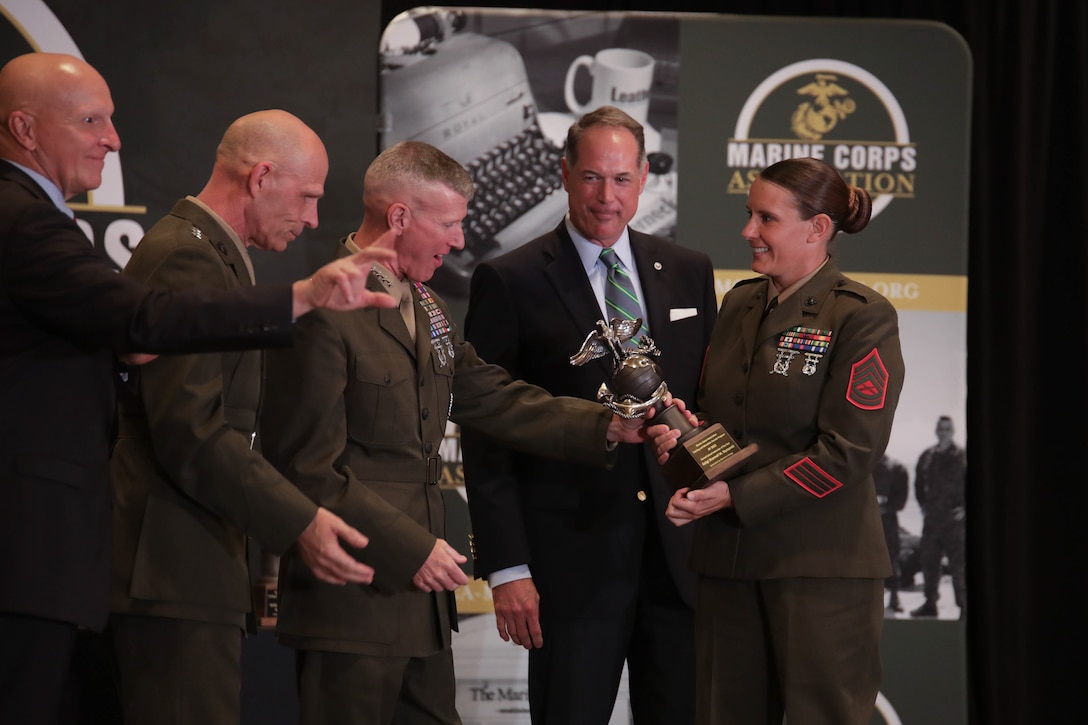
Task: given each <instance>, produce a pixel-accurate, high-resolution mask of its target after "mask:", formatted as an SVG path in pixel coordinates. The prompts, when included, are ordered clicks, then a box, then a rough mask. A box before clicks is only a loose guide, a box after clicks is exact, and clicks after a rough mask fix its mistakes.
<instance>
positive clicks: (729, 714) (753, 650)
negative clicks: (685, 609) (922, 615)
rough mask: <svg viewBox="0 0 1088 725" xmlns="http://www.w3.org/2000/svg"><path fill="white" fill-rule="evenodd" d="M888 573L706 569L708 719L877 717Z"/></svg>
mask: <svg viewBox="0 0 1088 725" xmlns="http://www.w3.org/2000/svg"><path fill="white" fill-rule="evenodd" d="M883 615H884V582H883V580H882V579H817V578H792V579H769V580H762V581H738V580H729V579H711V578H706V577H700V578H699V589H698V598H697V601H696V606H695V622H696V625H695V632H696V690H697V702H696V708H695V711H696V722H697V723H699V724H700V725H721V724H722V723H728V724H729V725H781V723H782V716H783V714H785V716H786V719H787V721H788V722H790V723H801V724H802V725H855V724H856V725H868V723H869V722H870V720H871V718H872V715H873V707H874V704H875V702H876V697H877V693H878V691H879V689H880V680H881V664H880V648H879V646H880V632H881V627H882V626H883Z"/></svg>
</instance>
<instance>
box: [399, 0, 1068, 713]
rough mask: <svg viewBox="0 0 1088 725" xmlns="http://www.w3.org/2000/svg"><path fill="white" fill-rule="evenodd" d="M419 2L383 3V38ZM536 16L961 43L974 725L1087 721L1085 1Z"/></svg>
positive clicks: (742, 6) (646, 0)
mask: <svg viewBox="0 0 1088 725" xmlns="http://www.w3.org/2000/svg"><path fill="white" fill-rule="evenodd" d="M419 4H422V3H408V2H405V0H395V1H394V2H386V3H384V4H383V6H382V17H383V24H382V25H383V27H384V26H385V25H386V24H387V23H388V22H389V21H390V20H392V18H393V17H394V16H395V15H396V14H397V13H399V12H402V11H404V10H407V9H409V8H411V7H414V6H416V5H419ZM471 6H473V7H500V6H501V7H508V6H510V3H501V2H498V3H496V2H491V3H488V2H478V3H472V4H471ZM531 7H534V8H540V9H544V10H563V9H570V10H616V11H659V12H720V13H731V14H748V15H790V16H821V17H859V18H861V17H864V18H889V19H890V18H899V19H921V20H936V21H940V22H943V23H946V24H947V25H949V26H950V27H952V28H953V29H955V30H956V31H957V32H958V33H959V34H960V35H962V36H963V38H964V39H965V40H966V41H967V44H968V45H969V46H970V48H971V53H972V57H973V62H974V91H973V95H974V98H973V103H972V133H971V190H970V203H971V209H970V215H969V219H970V233H969V257H970V258H969V265H968V268H969V282H968V284H969V292H968V313H967V318H968V344H967V348H968V361H967V368H968V401H967V415H968V431H969V437H970V440H969V443H968V445H967V451H968V467H969V470H968V507H969V509H968V510H969V518H968V547H969V553H968V556H969V562H968V573H969V589H970V594H969V598H970V601H971V614H970V616H969V618H968V625H967V627H968V653H967V654H968V668H969V680H970V693H969V714H970V722H971V723H973V724H977V725H1005V724H1006V723H1007V724H1008V725H1022V724H1024V723H1068V722H1081V721H1083V719H1084V716H1083V711H1084V709H1085V708H1084V706H1083V705H1082V704H1081V702H1080V700H1081V699H1082V696H1081V692H1080V689H1079V688H1080V687H1082V686H1083V684H1082V683H1081V680H1082V674H1083V672H1084V668H1083V665H1081V664H1080V656H1081V654H1082V653H1084V651H1085V646H1084V645H1085V637H1084V634H1083V631H1084V623H1083V622H1081V621H1080V620H1079V619H1078V617H1079V616H1080V615H1081V612H1082V602H1083V601H1084V598H1083V596H1082V595H1080V594H1078V593H1077V592H1078V591H1080V586H1083V584H1084V581H1085V575H1086V573H1088V567H1086V566H1085V561H1086V558H1088V557H1086V554H1088V547H1086V546H1085V543H1084V541H1085V535H1084V533H1083V531H1082V529H1081V528H1080V527H1081V526H1085V525H1086V521H1085V517H1086V516H1088V496H1086V489H1088V473H1086V472H1085V470H1083V469H1080V468H1079V465H1080V464H1079V463H1077V461H1079V460H1081V458H1080V456H1081V454H1082V453H1085V452H1086V450H1088V425H1086V424H1085V419H1084V408H1085V404H1086V403H1088V389H1086V385H1085V379H1086V377H1088V376H1086V374H1085V372H1084V370H1083V368H1085V367H1086V365H1088V359H1086V354H1085V353H1086V350H1085V347H1086V345H1085V337H1086V336H1088V330H1086V325H1085V313H1086V312H1088V304H1086V299H1085V286H1086V285H1085V282H1086V280H1085V277H1086V275H1088V254H1086V251H1088V186H1086V184H1085V180H1084V173H1085V169H1086V168H1088V142H1086V138H1088V3H1086V2H1084V1H1083V0H986V1H985V2H981V1H979V0H940V1H937V0H933V1H928V0H914V1H912V0H809V1H807V2H805V1H803V0H747V1H744V0H740V1H735V2H721V3H712V2H708V1H707V0H702V1H701V2H700V1H699V0H687V1H684V0H679V1H678V2H674V3H666V2H664V1H663V0H656V1H655V0H626V1H623V2H604V1H603V0H581V1H580V2H579V3H577V7H575V3H572V2H568V3H555V2H545V3H543V4H534V5H532V6H531ZM924 51H925V49H919V52H924ZM907 60H908V61H909V59H907ZM738 62H743V59H740V58H739V59H738ZM1086 468H1088V467H1086Z"/></svg>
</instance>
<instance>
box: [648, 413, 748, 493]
mask: <svg viewBox="0 0 1088 725" xmlns="http://www.w3.org/2000/svg"><path fill="white" fill-rule="evenodd" d="M653 423H665V424H667V425H668V426H669V427H670V428H673V429H677V430H681V431H684V432H683V433H682V434H681V436H680V439H679V440H678V441H677V445H676V447H675V448H673V449H672V450H671V451H669V460H668V461H666V462H665V465H664V467H663V468H662V473H663V474H664V476H665V480H666V481H668V482H669V485H671V486H672V487H673V488H702V487H703V486H705V485H707V484H708V483H710V482H712V481H717V480H720V479H721V478H722V477H723V476H724V475H725V474H726V473H728V472H729V471H731V470H733V469H734V468H736V467H737V466H739V465H740V464H741V463H743V462H744V461H746V460H747V459H748V458H749V457H750V456H751V455H752V454H753V453H755V452H756V451H758V450H759V446H758V445H756V444H755V443H752V444H749V445H747V446H745V447H744V448H741V447H740V446H739V445H737V442H736V441H735V440H733V437H732V436H731V435H729V433H727V432H726V430H725V428H723V427H722V425H721V423H714V424H713V425H711V426H709V427H707V428H693V427H692V426H691V425H690V424H689V423H688V421H687V420H686V419H685V418H684V416H683V414H682V413H681V412H680V411H679V409H677V408H676V407H675V406H669V407H668V408H666V409H665V410H663V411H661V413H659V414H658V415H657V417H656V418H654V420H653Z"/></svg>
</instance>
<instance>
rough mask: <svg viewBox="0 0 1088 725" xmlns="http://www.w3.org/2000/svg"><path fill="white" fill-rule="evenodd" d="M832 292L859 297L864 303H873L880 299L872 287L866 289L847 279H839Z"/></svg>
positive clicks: (879, 295) (859, 283)
mask: <svg viewBox="0 0 1088 725" xmlns="http://www.w3.org/2000/svg"><path fill="white" fill-rule="evenodd" d="M834 291H835V292H837V293H845V294H849V295H853V296H854V297H859V298H861V299H863V300H865V301H866V302H874V301H876V300H878V299H882V296H881V294H880V293H879V292H877V291H876V290H874V289H873V288H872V287H867V286H866V285H863V284H862V283H861V282H858V281H856V280H852V279H850V278H849V277H841V278H840V279H839V281H837V282H836V283H835V287H834Z"/></svg>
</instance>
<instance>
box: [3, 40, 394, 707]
mask: <svg viewBox="0 0 1088 725" xmlns="http://www.w3.org/2000/svg"><path fill="white" fill-rule="evenodd" d="M112 114H113V101H112V99H111V97H110V92H109V88H108V86H107V85H106V82H105V80H103V78H102V76H101V75H99V74H98V72H97V71H95V70H94V68H92V67H91V66H90V65H88V64H87V63H86V62H84V61H83V60H81V59H79V58H75V57H72V56H68V55H62V54H53V53H30V54H27V55H22V56H19V57H17V58H14V59H12V60H11V61H10V62H8V63H7V65H5V66H4V67H3V69H2V70H0V411H2V413H0V549H2V550H3V551H4V556H3V559H2V560H0V642H2V643H3V644H2V646H0V722H3V723H21V724H26V725H33V724H37V723H48V724H49V725H52V723H55V722H56V721H57V718H58V708H59V703H60V702H61V700H62V692H63V690H64V683H65V676H66V674H67V672H68V668H69V666H70V659H71V653H72V651H73V648H74V646H75V641H76V633H77V630H78V629H80V628H86V629H101V628H102V627H103V626H104V625H105V622H106V616H107V612H108V584H109V561H110V510H111V501H110V493H109V488H108V486H107V481H106V471H107V461H108V456H109V449H110V445H111V443H112V439H113V426H114V411H115V404H116V399H115V393H116V391H115V382H116V381H117V379H118V377H117V375H116V374H115V373H116V356H117V355H124V354H129V355H130V357H129V360H130V361H132V362H146V361H147V360H148V359H149V358H150V357H153V354H155V353H169V352H180V351H187V352H197V351H207V350H220V349H244V348H252V347H268V346H282V345H287V344H290V342H291V340H292V337H293V320H294V319H295V318H297V317H299V316H300V315H302V314H305V313H306V312H308V311H309V310H311V309H314V308H315V307H318V306H322V307H325V306H331V307H334V308H338V309H342V308H348V307H356V306H359V305H364V304H379V305H381V306H390V305H392V304H394V303H393V301H392V300H390V299H388V297H387V296H385V295H375V294H373V293H369V292H366V291H365V288H364V287H365V284H366V276H367V274H368V273H369V263H368V262H367V260H365V259H363V258H358V259H354V260H351V261H348V262H347V263H344V262H345V260H341V261H340V262H339V263H337V265H335V266H331V267H326V268H323V269H321V270H319V271H318V272H317V273H315V274H314V276H313V277H312V278H311V279H310V280H306V281H304V282H296V283H295V284H294V285H291V286H288V285H279V286H275V285H270V286H264V287H250V288H239V289H236V290H231V291H226V292H206V291H200V290H182V291H174V292H161V291H160V292H156V291H152V290H151V289H149V288H148V287H146V286H144V285H143V284H140V283H138V282H136V281H134V280H132V279H129V278H127V277H123V276H122V275H119V274H117V273H116V271H115V270H114V269H113V267H112V266H111V265H110V264H109V262H108V261H107V260H106V259H105V258H104V257H103V256H101V255H100V254H99V253H98V252H97V251H96V250H95V249H94V247H93V246H92V245H91V244H90V243H88V240H87V237H86V236H85V235H84V234H83V232H82V231H81V230H80V228H79V226H78V225H77V224H76V223H75V221H73V219H72V212H71V210H70V209H69V208H68V207H67V205H66V204H65V202H66V201H67V200H68V199H71V198H72V197H74V196H77V195H79V194H82V193H85V192H87V191H90V190H91V189H95V188H97V187H98V186H99V184H100V183H101V181H102V168H103V165H104V159H105V157H106V155H107V154H108V153H109V152H111V151H117V150H118V149H119V148H120V146H121V142H120V139H119V138H118V135H117V131H116V130H115V129H114V127H113V122H112V120H111V116H112ZM345 556H346V553H345ZM348 559H349V562H345V563H346V564H349V565H350V562H351V561H352V560H350V557H348Z"/></svg>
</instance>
